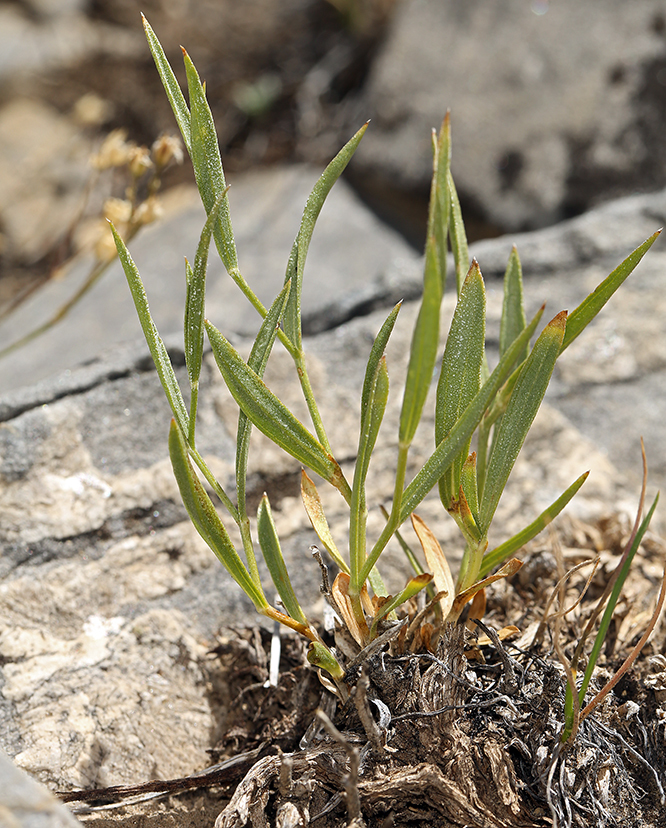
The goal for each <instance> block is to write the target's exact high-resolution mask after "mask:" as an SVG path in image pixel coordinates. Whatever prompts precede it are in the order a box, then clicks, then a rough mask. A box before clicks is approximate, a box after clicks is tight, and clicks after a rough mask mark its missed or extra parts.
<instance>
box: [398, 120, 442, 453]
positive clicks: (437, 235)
mask: <svg viewBox="0 0 666 828" xmlns="http://www.w3.org/2000/svg"><path fill="white" fill-rule="evenodd" d="M450 143H451V133H450V123H449V116H448V115H447V116H446V118H445V120H444V123H443V124H442V128H441V130H440V133H439V136H438V138H437V140H433V156H434V158H433V174H432V184H431V188H430V209H429V216H428V235H427V239H426V250H425V265H424V274H423V296H422V298H421V307H420V308H419V314H418V317H417V320H416V324H415V326H414V333H413V334H412V344H411V348H410V352H409V365H408V368H407V379H406V381H405V391H404V395H403V400H402V408H401V411H400V429H399V437H398V439H399V443H400V446H401V448H402V449H403V450H404V448H405V447H407V446H409V445H410V443H411V442H412V440H413V439H414V434H415V433H416V428H417V426H418V424H419V421H420V420H421V414H422V412H423V406H424V404H425V400H426V397H427V395H428V390H429V388H430V383H431V381H432V377H433V372H434V370H435V361H436V359H437V348H438V346H439V315H440V308H441V304H442V297H443V296H444V285H445V282H446V233H447V228H448V223H449V202H448V191H447V179H448V174H449V166H450V154H451V153H450Z"/></svg>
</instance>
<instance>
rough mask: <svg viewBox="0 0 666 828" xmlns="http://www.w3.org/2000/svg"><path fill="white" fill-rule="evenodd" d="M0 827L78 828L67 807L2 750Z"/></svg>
mask: <svg viewBox="0 0 666 828" xmlns="http://www.w3.org/2000/svg"><path fill="white" fill-rule="evenodd" d="M0 791H2V793H1V794H0V826H2V828H75V826H77V825H79V823H78V822H77V821H76V819H74V817H73V816H72V815H71V813H70V812H69V811H68V810H67V808H65V806H64V805H63V804H62V803H60V802H58V800H57V799H56V798H55V797H54V796H52V795H51V794H49V793H48V791H47V790H46V789H45V788H44V787H43V786H42V785H38V784H37V783H36V782H35V781H34V780H32V779H31V778H30V777H29V776H28V775H27V774H26V773H23V772H22V771H20V770H18V768H16V767H15V765H14V764H13V763H12V761H11V760H10V759H9V757H8V756H7V754H6V753H5V752H4V750H2V749H0Z"/></svg>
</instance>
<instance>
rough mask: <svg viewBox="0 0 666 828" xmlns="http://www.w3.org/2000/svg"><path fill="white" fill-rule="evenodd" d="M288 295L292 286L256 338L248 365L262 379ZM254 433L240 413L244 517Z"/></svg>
mask: <svg viewBox="0 0 666 828" xmlns="http://www.w3.org/2000/svg"><path fill="white" fill-rule="evenodd" d="M288 294H289V283H287V284H286V285H285V286H284V287H283V288H282V290H281V291H280V293H279V294H278V295H277V297H276V298H275V301H274V302H273V304H272V305H271V307H270V309H269V311H268V313H267V314H266V316H265V317H264V320H263V322H262V323H261V326H260V328H259V332H258V333H257V337H256V339H255V340H254V344H253V345H252V350H251V351H250V356H249V357H248V360H247V364H248V366H249V367H250V368H251V369H252V370H253V371H254V372H255V374H256V375H257V376H258V377H260V378H261V377H263V375H264V371H265V370H266V363H267V362H268V358H269V356H270V353H271V350H272V349H273V345H274V344H275V339H276V338H277V333H278V328H279V325H280V321H281V319H282V315H283V314H284V309H285V306H286V304H287V295H288ZM251 433H252V423H251V422H250V420H248V418H247V416H246V414H245V412H244V411H243V410H242V409H241V410H240V411H239V412H238V428H237V429H236V497H237V501H238V511H239V513H240V514H241V516H242V517H245V515H246V506H245V487H246V483H247V460H248V453H249V449H250V434H251Z"/></svg>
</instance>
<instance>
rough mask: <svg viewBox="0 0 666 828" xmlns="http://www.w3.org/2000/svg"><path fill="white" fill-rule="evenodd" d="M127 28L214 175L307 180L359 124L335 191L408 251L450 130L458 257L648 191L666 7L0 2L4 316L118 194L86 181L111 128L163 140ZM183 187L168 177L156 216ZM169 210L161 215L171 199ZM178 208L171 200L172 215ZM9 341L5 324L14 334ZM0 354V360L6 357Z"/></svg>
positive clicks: (177, 170)
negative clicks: (446, 124)
mask: <svg viewBox="0 0 666 828" xmlns="http://www.w3.org/2000/svg"><path fill="white" fill-rule="evenodd" d="M140 11H142V12H143V13H144V14H145V15H146V17H147V18H148V20H149V21H150V23H151V25H152V27H153V28H154V30H155V32H156V33H157V35H158V37H159V38H160V40H161V41H162V44H163V46H164V48H165V51H166V53H167V55H168V57H169V59H170V60H171V62H172V64H173V66H174V68H175V70H176V73H177V74H178V76H179V79H180V80H181V81H184V76H183V72H182V60H181V53H180V49H179V46H180V45H181V44H182V45H183V46H186V48H187V50H188V52H189V54H190V55H191V57H192V59H193V60H194V62H195V64H196V66H197V68H198V70H199V72H200V75H201V76H202V78H204V79H205V81H206V84H207V92H208V98H209V101H210V104H211V107H212V109H213V113H214V117H215V120H216V124H217V128H218V134H219V140H220V145H221V148H222V156H223V161H224V164H225V169H226V171H227V172H228V173H229V175H230V176H232V177H233V175H234V174H242V173H244V172H246V171H248V170H253V171H255V172H256V171H257V170H262V169H274V168H275V167H276V166H285V165H294V164H302V163H307V164H311V165H313V166H314V167H315V168H318V169H321V167H322V165H324V164H325V163H326V162H327V161H328V160H329V159H330V158H331V157H332V155H333V154H335V152H336V151H337V150H338V149H339V147H340V146H341V145H342V144H343V143H344V142H345V141H346V140H347V139H348V138H349V136H350V135H351V134H352V133H353V132H354V131H356V129H358V128H359V126H360V125H361V124H362V123H364V122H365V121H366V120H368V119H371V126H370V129H369V131H368V133H367V135H366V137H365V138H364V141H363V142H362V144H361V147H360V149H359V151H358V153H357V155H356V157H355V158H354V160H353V163H352V164H351V165H350V168H349V170H348V171H347V173H346V174H345V177H346V180H347V182H348V183H349V184H350V185H351V186H352V187H353V188H354V190H355V192H356V194H357V195H358V197H359V198H360V199H361V200H362V201H363V202H364V203H365V205H366V206H368V207H370V209H371V210H372V211H373V212H374V213H375V215H376V216H378V217H379V218H380V219H381V220H382V221H384V222H386V223H387V224H388V225H390V226H391V227H392V228H394V229H395V230H397V231H398V232H399V233H400V234H401V235H402V236H403V238H404V239H406V240H407V242H408V243H409V244H410V245H411V246H412V247H413V248H414V249H415V250H418V251H420V250H421V248H422V244H423V232H424V227H425V216H426V209H427V198H428V189H429V177H430V163H431V158H430V143H429V135H430V130H431V128H433V127H438V126H439V124H440V122H441V118H442V116H443V114H444V112H445V111H446V110H447V109H450V110H451V112H452V119H453V172H454V176H455V178H456V182H457V185H458V189H459V192H460V196H461V201H462V204H463V209H464V212H465V217H466V220H467V223H468V228H469V232H470V236H471V238H472V240H473V239H479V238H485V237H490V236H497V235H500V234H502V233H506V232H516V231H521V230H530V229H534V228H539V227H543V226H546V225H549V224H553V223H556V222H558V221H561V220H562V219H566V218H569V217H572V216H575V215H578V214H580V213H581V212H584V211H585V210H587V209H589V208H590V207H591V206H594V205H596V204H598V203H600V202H601V201H604V200H608V199H611V198H615V197H617V196H620V195H625V194H630V193H636V192H647V191H653V190H657V189H660V188H661V187H663V186H664V184H666V163H665V161H666V158H665V155H666V143H665V142H664V140H663V136H664V129H665V127H666V3H664V2H658V0H633V2H632V3H626V2H625V1H624V0H606V1H605V2H604V3H603V4H599V3H593V2H581V0H553V1H552V2H548V1H547V0H494V2H492V3H488V2H485V0H466V2H464V3H463V2H456V1H455V0H145V2H141V3H138V2H135V0H113V2H110V1H109V0H8V1H7V0H6V1H5V2H2V3H0V270H1V275H0V314H2V315H3V316H4V317H8V316H9V315H10V314H11V312H12V310H13V309H14V308H15V307H16V306H17V305H18V304H20V303H21V301H22V300H23V299H24V298H26V297H28V296H30V295H31V294H32V293H33V292H34V291H35V290H36V289H37V288H38V286H39V285H41V284H43V283H44V282H46V281H49V280H53V279H54V278H55V277H59V276H62V274H63V273H65V272H66V268H65V267H64V266H65V265H66V264H67V263H68V262H70V260H71V259H72V257H73V256H76V255H78V254H79V253H80V251H81V250H84V251H85V249H86V244H89V243H90V234H89V233H86V227H87V226H88V225H92V223H94V222H95V221H98V220H99V216H100V213H101V209H102V204H103V202H104V200H105V199H107V198H108V197H109V196H117V197H123V195H124V191H125V188H126V187H127V180H126V178H123V176H122V175H120V174H118V175H116V176H115V178H114V176H113V175H111V176H99V177H95V176H94V174H93V171H92V170H91V167H90V164H89V158H90V156H91V154H92V153H94V152H96V151H98V150H99V146H100V144H101V142H102V141H103V139H104V137H105V136H107V135H108V134H109V133H110V132H112V131H113V130H115V129H123V130H125V131H126V139H127V141H129V142H135V143H136V144H138V145H146V146H148V147H150V146H151V145H152V143H153V142H154V141H155V140H156V139H157V138H158V136H159V135H160V134H162V133H163V132H165V131H167V132H175V124H174V121H173V117H172V114H171V111H170V108H169V106H168V103H167V101H166V98H165V96H164V94H163V91H162V88H161V85H160V81H159V79H158V76H157V73H156V71H155V68H154V65H153V62H152V58H151V56H150V54H149V51H148V49H147V46H146V42H145V39H144V35H143V31H142V26H141V19H140ZM192 181H193V175H192V170H191V167H190V165H189V163H188V162H187V160H186V161H185V163H184V164H182V165H175V164H174V165H172V166H171V167H170V168H169V169H168V170H167V171H166V173H165V174H164V176H163V180H162V186H161V192H162V194H164V195H165V198H166V204H167V205H171V206H170V208H169V209H171V210H177V209H178V203H179V202H178V199H179V198H180V197H181V196H179V193H180V194H182V193H184V192H185V190H187V189H188V188H189V187H190V185H191V184H192ZM169 194H171V201H169V200H168V199H169ZM182 198H185V196H182ZM21 324H22V325H23V323H21ZM9 338H10V337H9V334H6V335H4V337H3V334H2V330H1V329H0V346H5V345H6V344H7V342H8V341H9Z"/></svg>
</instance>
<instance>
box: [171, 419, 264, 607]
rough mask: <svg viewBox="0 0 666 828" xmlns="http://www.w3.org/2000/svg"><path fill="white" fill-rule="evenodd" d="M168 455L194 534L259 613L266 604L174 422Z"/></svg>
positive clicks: (172, 422)
mask: <svg viewBox="0 0 666 828" xmlns="http://www.w3.org/2000/svg"><path fill="white" fill-rule="evenodd" d="M169 455H170V457H171V465H172V466H173V471H174V475H175V477H176V482H177V483H178V488H179V489H180V495H181V497H182V499H183V504H184V506H185V509H186V510H187V514H188V515H189V516H190V520H191V521H192V523H193V524H194V527H195V528H196V530H197V532H198V533H199V534H200V535H201V537H202V538H203V539H204V540H205V541H206V543H207V544H208V546H210V548H211V549H212V550H213V552H214V553H215V555H216V556H217V557H218V558H219V560H220V561H221V562H222V563H223V564H224V566H225V568H226V570H227V572H228V573H229V574H230V575H231V577H232V578H233V579H234V581H236V583H237V584H238V586H239V587H240V588H241V589H242V590H243V592H245V594H246V595H247V596H248V598H250V600H251V601H252V603H253V604H254V605H255V607H256V609H257V610H258V611H259V612H262V611H263V610H264V609H265V608H266V607H268V602H267V601H266V597H265V596H264V594H263V592H262V590H261V587H260V586H259V584H255V583H254V582H253V581H252V578H251V577H250V574H249V573H248V571H247V569H246V568H245V565H244V564H243V561H242V560H241V559H240V557H239V555H238V553H237V552H236V550H235V549H234V545H233V543H232V542H231V538H230V537H229V534H228V533H227V530H226V529H225V528H224V524H223V523H222V521H221V520H220V517H219V515H218V514H217V511H216V510H215V507H214V506H213V502H212V501H211V499H210V498H209V497H208V494H207V493H206V490H205V489H204V487H203V486H202V485H201V481H200V480H199V478H198V477H197V475H196V473H195V471H194V469H193V467H192V464H191V462H190V459H189V457H188V448H187V442H186V440H185V437H184V436H183V434H182V432H181V430H180V429H179V428H178V425H177V424H176V422H175V421H174V420H172V421H171V428H170V430H169Z"/></svg>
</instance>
